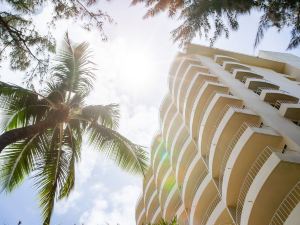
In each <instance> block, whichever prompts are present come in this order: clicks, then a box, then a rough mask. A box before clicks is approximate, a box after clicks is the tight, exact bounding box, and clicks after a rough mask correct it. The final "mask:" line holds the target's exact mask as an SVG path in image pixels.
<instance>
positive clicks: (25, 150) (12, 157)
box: [0, 134, 46, 192]
mask: <svg viewBox="0 0 300 225" xmlns="http://www.w3.org/2000/svg"><path fill="white" fill-rule="evenodd" d="M45 142H46V139H45V135H44V134H38V135H35V136H33V137H32V138H29V139H27V140H23V141H21V142H18V143H15V144H13V145H10V146H9V148H7V149H5V151H4V152H3V153H2V154H1V155H0V165H1V170H0V181H1V186H2V189H3V190H6V191H8V192H11V191H12V190H14V189H15V188H16V187H17V186H18V185H19V184H21V183H22V181H23V180H24V178H25V177H26V176H27V175H28V174H29V173H30V172H32V171H33V169H34V168H35V166H36V158H37V156H38V155H41V154H42V153H41V152H43V151H44V149H45V146H46V144H45Z"/></svg>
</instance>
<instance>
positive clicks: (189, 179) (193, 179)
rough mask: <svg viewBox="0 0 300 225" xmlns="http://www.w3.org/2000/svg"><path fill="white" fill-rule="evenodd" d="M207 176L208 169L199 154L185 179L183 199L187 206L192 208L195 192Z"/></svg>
mask: <svg viewBox="0 0 300 225" xmlns="http://www.w3.org/2000/svg"><path fill="white" fill-rule="evenodd" d="M206 176H207V169H206V166H205V163H204V161H203V159H202V158H201V157H200V155H199V154H198V155H197V156H196V157H195V158H194V159H193V161H192V163H191V164H190V165H189V168H188V170H187V173H186V176H185V177H184V181H183V188H182V199H183V202H184V205H185V208H187V209H191V207H192V202H193V199H194V196H195V193H196V192H197V190H198V188H199V186H200V185H201V184H202V182H203V180H204V178H205V177H206Z"/></svg>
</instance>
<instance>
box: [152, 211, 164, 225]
mask: <svg viewBox="0 0 300 225" xmlns="http://www.w3.org/2000/svg"><path fill="white" fill-rule="evenodd" d="M161 218H162V214H161V209H160V207H158V208H157V209H156V212H155V213H154V215H153V217H152V220H151V224H156V223H158V222H159V221H160V220H161Z"/></svg>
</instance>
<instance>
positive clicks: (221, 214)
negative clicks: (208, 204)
mask: <svg viewBox="0 0 300 225" xmlns="http://www.w3.org/2000/svg"><path fill="white" fill-rule="evenodd" d="M212 206H213V205H212ZM206 224H218V225H219V224H224V225H225V224H228V225H231V224H235V223H234V221H233V219H232V217H231V215H230V212H229V209H228V208H227V207H226V205H225V204H224V202H223V201H219V202H218V204H217V205H216V207H215V208H214V209H213V211H212V212H211V214H210V217H209V218H208V220H207V223H206Z"/></svg>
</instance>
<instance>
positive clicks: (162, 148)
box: [152, 141, 166, 171]
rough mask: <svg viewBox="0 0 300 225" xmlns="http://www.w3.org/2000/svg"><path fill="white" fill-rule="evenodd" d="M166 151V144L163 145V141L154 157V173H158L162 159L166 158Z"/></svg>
mask: <svg viewBox="0 0 300 225" xmlns="http://www.w3.org/2000/svg"><path fill="white" fill-rule="evenodd" d="M165 151H166V150H165V146H164V143H163V141H161V142H160V144H159V145H158V147H157V149H156V151H155V154H154V156H153V161H152V168H153V171H157V167H158V165H159V163H160V161H161V159H162V158H163V157H164V154H165Z"/></svg>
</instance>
